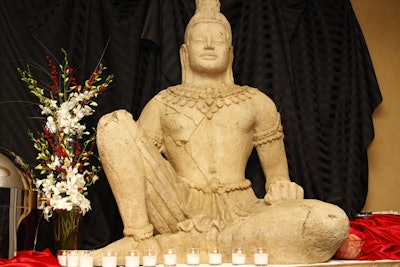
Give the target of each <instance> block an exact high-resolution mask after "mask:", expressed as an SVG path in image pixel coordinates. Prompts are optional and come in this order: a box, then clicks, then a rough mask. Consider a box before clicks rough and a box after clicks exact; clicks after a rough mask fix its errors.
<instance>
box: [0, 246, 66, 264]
mask: <svg viewBox="0 0 400 267" xmlns="http://www.w3.org/2000/svg"><path fill="white" fill-rule="evenodd" d="M0 265H1V266H2V267H60V266H61V265H60V264H59V263H58V260H57V258H56V257H54V256H53V254H51V252H50V250H49V249H45V250H43V251H42V252H39V251H33V250H23V251H18V252H17V255H16V256H15V257H12V258H11V259H0Z"/></svg>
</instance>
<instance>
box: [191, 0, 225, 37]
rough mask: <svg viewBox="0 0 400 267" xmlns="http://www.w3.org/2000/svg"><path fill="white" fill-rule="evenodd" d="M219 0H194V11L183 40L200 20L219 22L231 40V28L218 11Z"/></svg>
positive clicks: (219, 6)
mask: <svg viewBox="0 0 400 267" xmlns="http://www.w3.org/2000/svg"><path fill="white" fill-rule="evenodd" d="M220 8H221V4H220V2H219V0H196V12H195V13H194V15H193V17H192V18H191V19H190V21H189V23H188V24H187V26H186V31H185V42H186V41H187V40H188V39H187V38H188V35H189V31H190V29H191V28H193V27H194V26H195V25H196V24H198V23H200V22H214V23H220V24H221V25H223V26H224V28H225V29H226V30H227V33H228V38H229V42H231V41H232V30H231V25H230V23H229V21H228V20H227V19H226V17H225V16H224V15H223V14H222V13H221V12H220Z"/></svg>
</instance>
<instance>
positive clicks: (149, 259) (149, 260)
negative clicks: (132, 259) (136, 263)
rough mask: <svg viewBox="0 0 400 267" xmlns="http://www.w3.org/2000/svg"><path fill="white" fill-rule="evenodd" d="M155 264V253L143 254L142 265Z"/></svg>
mask: <svg viewBox="0 0 400 267" xmlns="http://www.w3.org/2000/svg"><path fill="white" fill-rule="evenodd" d="M156 265H157V257H156V256H155V255H143V266H147V267H151V266H156Z"/></svg>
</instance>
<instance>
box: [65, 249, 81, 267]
mask: <svg viewBox="0 0 400 267" xmlns="http://www.w3.org/2000/svg"><path fill="white" fill-rule="evenodd" d="M67 267H79V254H78V252H77V251H75V250H72V251H68V254H67Z"/></svg>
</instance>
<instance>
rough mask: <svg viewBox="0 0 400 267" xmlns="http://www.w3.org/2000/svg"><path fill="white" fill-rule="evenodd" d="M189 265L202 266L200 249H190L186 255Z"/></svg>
mask: <svg viewBox="0 0 400 267" xmlns="http://www.w3.org/2000/svg"><path fill="white" fill-rule="evenodd" d="M186 263H187V265H199V264H200V252H199V249H198V248H189V249H188V252H187V254H186Z"/></svg>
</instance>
